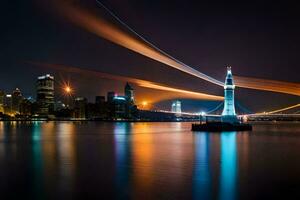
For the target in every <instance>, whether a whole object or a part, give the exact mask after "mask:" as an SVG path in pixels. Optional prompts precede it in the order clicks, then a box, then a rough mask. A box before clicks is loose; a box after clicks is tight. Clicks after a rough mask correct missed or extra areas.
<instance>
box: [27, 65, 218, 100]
mask: <svg viewBox="0 0 300 200" xmlns="http://www.w3.org/2000/svg"><path fill="white" fill-rule="evenodd" d="M27 63H29V64H31V65H34V66H39V67H44V68H51V69H55V70H63V71H65V72H70V73H79V74H87V75H94V76H97V77H100V78H104V79H111V80H118V81H124V82H130V83H134V84H137V85H138V86H140V87H144V88H150V89H156V90H161V91H169V92H175V93H177V94H181V95H183V97H186V98H194V99H203V100H212V101H222V100H223V99H224V98H223V97H222V96H217V95H211V94H206V93H201V92H193V91H189V90H184V89H179V88H173V87H169V86H166V85H163V84H160V83H155V82H150V81H146V80H141V79H135V78H131V77H125V76H119V75H112V74H108V73H102V72H99V71H96V70H88V69H82V68H78V67H71V66H64V65H57V64H48V63H39V62H27Z"/></svg>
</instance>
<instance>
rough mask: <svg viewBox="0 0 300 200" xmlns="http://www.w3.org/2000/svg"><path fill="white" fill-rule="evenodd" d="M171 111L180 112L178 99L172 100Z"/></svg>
mask: <svg viewBox="0 0 300 200" xmlns="http://www.w3.org/2000/svg"><path fill="white" fill-rule="evenodd" d="M171 111H172V112H173V113H176V115H180V114H181V101H179V100H175V101H173V102H172V107H171Z"/></svg>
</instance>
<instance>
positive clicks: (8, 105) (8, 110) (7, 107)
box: [4, 94, 14, 115]
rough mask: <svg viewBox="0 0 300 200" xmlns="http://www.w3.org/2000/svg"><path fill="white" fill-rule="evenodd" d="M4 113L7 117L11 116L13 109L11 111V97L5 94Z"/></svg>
mask: <svg viewBox="0 0 300 200" xmlns="http://www.w3.org/2000/svg"><path fill="white" fill-rule="evenodd" d="M4 113H5V114H8V115H12V114H14V113H13V109H12V95H11V94H6V95H5V99H4Z"/></svg>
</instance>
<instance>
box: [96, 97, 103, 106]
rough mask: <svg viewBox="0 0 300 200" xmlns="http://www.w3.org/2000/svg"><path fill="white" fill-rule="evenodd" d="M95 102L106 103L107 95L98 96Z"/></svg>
mask: <svg viewBox="0 0 300 200" xmlns="http://www.w3.org/2000/svg"><path fill="white" fill-rule="evenodd" d="M95 103H96V104H97V105H99V104H103V103H105V96H96V97H95Z"/></svg>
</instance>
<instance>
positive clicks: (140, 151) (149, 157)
mask: <svg viewBox="0 0 300 200" xmlns="http://www.w3.org/2000/svg"><path fill="white" fill-rule="evenodd" d="M133 130H136V132H135V133H133V135H132V140H133V141H132V157H133V161H132V162H133V166H134V178H133V180H134V182H135V184H136V185H138V186H140V187H141V188H142V190H147V189H148V188H149V187H150V186H151V185H152V184H153V175H152V173H153V167H154V166H153V159H154V152H153V150H154V149H153V148H154V146H153V141H152V139H153V138H152V134H149V132H150V128H149V125H148V124H147V123H137V124H134V128H133Z"/></svg>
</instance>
